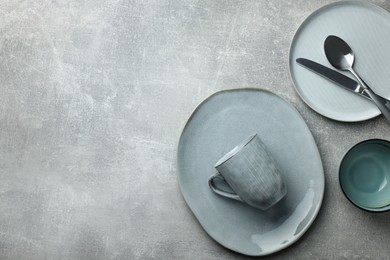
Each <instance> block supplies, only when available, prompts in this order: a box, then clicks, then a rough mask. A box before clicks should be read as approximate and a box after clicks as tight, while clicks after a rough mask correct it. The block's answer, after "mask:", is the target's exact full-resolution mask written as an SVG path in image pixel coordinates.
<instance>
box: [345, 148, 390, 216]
mask: <svg viewBox="0 0 390 260" xmlns="http://www.w3.org/2000/svg"><path fill="white" fill-rule="evenodd" d="M339 177H340V185H341V188H342V190H343V191H344V193H345V195H346V196H347V198H348V199H349V200H350V201H351V202H352V203H354V204H355V205H356V206H358V207H360V208H363V209H366V210H370V211H385V210H389V209H390V143H389V142H388V141H385V140H367V141H364V142H362V143H359V144H357V145H355V146H354V147H353V148H351V149H350V150H349V151H348V153H347V154H346V155H345V157H344V159H343V161H342V163H341V165H340V176H339Z"/></svg>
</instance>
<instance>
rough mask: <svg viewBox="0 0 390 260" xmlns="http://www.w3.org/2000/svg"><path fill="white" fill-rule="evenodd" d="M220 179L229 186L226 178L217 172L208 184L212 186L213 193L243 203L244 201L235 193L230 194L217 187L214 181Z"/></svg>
mask: <svg viewBox="0 0 390 260" xmlns="http://www.w3.org/2000/svg"><path fill="white" fill-rule="evenodd" d="M217 178H218V179H220V180H222V181H223V182H225V183H226V184H227V185H229V184H228V183H227V182H226V180H225V178H224V177H223V176H222V175H221V174H220V173H219V172H216V173H215V174H214V175H212V176H211V177H210V178H209V180H208V182H209V186H210V189H211V190H212V191H214V192H215V193H217V194H218V195H221V196H223V197H226V198H229V199H233V200H238V201H241V202H242V199H241V198H240V197H239V196H238V195H237V194H235V193H230V192H226V191H223V190H220V189H218V188H217V186H215V183H214V180H215V179H217Z"/></svg>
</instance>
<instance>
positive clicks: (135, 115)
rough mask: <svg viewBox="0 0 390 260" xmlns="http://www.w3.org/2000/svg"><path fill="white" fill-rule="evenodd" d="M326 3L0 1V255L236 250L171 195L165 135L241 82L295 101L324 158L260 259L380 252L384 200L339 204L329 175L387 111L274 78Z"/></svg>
mask: <svg viewBox="0 0 390 260" xmlns="http://www.w3.org/2000/svg"><path fill="white" fill-rule="evenodd" d="M330 2H333V1H327V0H322V1H303V0H298V1H293V0H274V1H260V0H257V1H254V0H249V1H243V0H239V1H237V0H232V1H214V0H213V1H210V0H198V1H196V0H183V1H179V0H177V1H174V0H171V1H170V0H146V1H144V0H133V1H124V0H96V1H94V0H89V1H79V0H77V1H76V0H70V1H55V0H30V1H12V0H8V1H7V0H3V1H0V259H154V258H155V259H241V258H245V257H244V256H242V255H240V254H237V253H234V252H232V251H229V250H227V249H225V248H224V247H222V246H220V245H219V244H217V243H216V242H214V241H213V240H212V239H211V238H210V237H209V236H208V235H207V233H206V232H205V231H204V230H203V229H202V227H201V226H200V224H199V223H198V222H197V220H196V218H195V217H194V215H193V214H192V212H191V211H190V209H189V208H188V206H187V205H186V203H185V201H184V199H183V197H182V195H181V193H180V190H179V186H178V178H177V174H178V173H177V166H176V147H177V144H178V139H179V136H180V133H181V130H182V128H183V126H184V124H185V122H186V120H187V119H188V117H189V116H190V115H191V112H192V111H193V109H194V108H195V107H196V106H197V105H198V104H199V103H200V102H201V101H202V100H204V99H205V98H207V97H208V96H209V95H211V94H212V93H214V92H216V91H219V90H223V89H229V88H239V87H246V86H250V87H261V88H264V89H267V90H270V91H272V92H274V93H276V94H278V95H280V96H282V97H283V98H285V99H286V100H288V101H289V102H290V103H291V104H292V105H293V106H294V107H295V108H296V109H297V110H298V111H299V112H300V113H301V115H302V117H303V118H304V120H305V121H306V123H307V124H308V126H309V128H310V130H311V131H312V133H313V136H314V138H315V141H316V143H317V145H318V149H319V151H320V154H321V157H322V161H323V165H324V170H325V179H326V192H325V197H324V201H323V206H322V209H321V211H320V213H319V215H318V217H317V219H316V220H315V222H314V224H313V225H312V226H311V227H310V229H309V230H308V231H307V233H306V234H305V235H304V236H303V237H302V238H301V239H300V240H299V241H298V242H296V243H295V244H293V245H292V246H291V247H289V248H287V249H285V250H283V251H281V252H279V253H277V254H274V255H271V256H269V258H270V259H386V258H389V256H390V247H389V242H390V213H383V214H372V213H367V212H363V211H361V210H359V209H357V208H355V207H354V206H352V205H351V204H350V203H349V202H348V201H347V200H346V199H345V198H344V196H343V195H342V192H341V190H340V188H339V184H338V176H337V169H338V165H339V163H340V160H341V157H342V156H343V154H344V153H345V152H346V151H347V150H348V149H349V148H350V147H351V146H352V145H354V144H355V143H357V142H359V141H361V140H364V139H367V138H383V139H390V131H389V129H390V128H389V126H388V125H387V124H386V122H385V120H384V118H383V117H378V118H375V119H372V120H369V121H366V122H361V123H340V122H336V121H332V120H329V119H326V118H324V117H322V116H321V115H319V114H317V113H316V112H314V111H313V110H311V109H310V108H309V107H308V106H307V105H306V104H305V103H304V102H303V101H302V100H301V99H300V98H299V97H298V95H297V93H296V92H295V90H294V88H293V85H292V83H291V81H290V78H289V72H288V52H289V46H290V42H291V40H292V37H293V35H294V32H295V30H296V29H297V28H298V27H299V25H300V23H301V22H302V21H303V20H304V19H305V17H307V16H308V15H309V14H310V13H311V12H313V11H314V10H316V9H317V8H319V7H320V6H323V5H325V4H327V3H330ZM370 2H373V3H376V4H378V5H379V6H382V7H384V8H385V9H387V10H390V2H388V1H385V0H377V1H370ZM265 258H266V257H265Z"/></svg>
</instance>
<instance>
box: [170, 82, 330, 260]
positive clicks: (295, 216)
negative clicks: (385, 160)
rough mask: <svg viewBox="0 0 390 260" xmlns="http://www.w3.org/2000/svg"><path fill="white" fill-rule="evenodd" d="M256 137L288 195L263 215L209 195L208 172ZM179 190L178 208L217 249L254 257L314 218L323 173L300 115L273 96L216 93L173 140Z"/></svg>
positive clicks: (290, 239) (283, 243)
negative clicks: (181, 199)
mask: <svg viewBox="0 0 390 260" xmlns="http://www.w3.org/2000/svg"><path fill="white" fill-rule="evenodd" d="M253 133H257V134H258V135H259V137H260V138H261V139H262V141H263V142H264V144H265V145H266V147H267V149H268V151H269V152H270V153H271V155H272V156H273V157H274V159H275V162H276V163H277V164H278V166H279V167H280V170H281V174H282V175H283V179H284V181H285V184H286V187H287V195H286V196H285V197H284V198H283V199H282V200H281V201H280V202H279V203H278V204H276V205H275V206H273V207H271V208H270V209H269V210H267V211H261V210H258V209H255V208H252V207H250V206H248V205H246V204H243V203H241V202H237V201H233V200H229V199H226V198H223V197H221V196H218V195H216V194H215V193H213V192H212V191H211V190H210V188H209V186H208V183H207V180H208V178H209V176H210V175H212V174H213V173H214V172H215V169H214V164H215V163H216V162H217V161H218V159H219V158H221V157H222V156H223V155H224V154H226V153H227V152H228V151H230V150H231V149H232V148H233V147H235V146H236V145H237V144H238V143H240V142H241V141H242V140H243V139H245V138H247V137H248V136H249V135H251V134H253ZM177 156H178V157H177V163H178V169H179V185H180V189H181V191H182V194H183V196H184V199H185V201H186V202H187V204H188V206H189V207H190V208H191V210H192V212H193V213H194V215H195V216H196V218H197V219H198V221H199V222H200V224H201V225H202V227H203V228H204V229H205V230H206V232H207V233H208V234H209V235H210V236H211V237H212V238H214V239H215V240H216V241H218V242H219V243H220V244H222V245H223V246H225V247H227V248H229V249H231V250H234V251H236V252H239V253H242V254H246V255H252V256H260V255H267V254H271V253H273V252H276V251H279V250H281V249H283V248H285V247H287V246H289V245H291V244H292V243H294V242H295V241H297V240H298V239H299V238H300V237H301V236H302V235H303V234H304V233H305V231H306V230H307V229H308V228H309V226H310V225H311V224H312V222H313V221H314V219H315V218H316V216H317V214H318V212H319V209H320V207H321V202H322V198H323V194H324V185H325V184H324V173H323V168H322V163H321V159H320V156H319V153H318V149H317V146H316V144H315V142H314V139H313V137H312V135H311V132H310V131H309V129H308V127H307V126H306V124H305V122H304V121H303V119H302V117H301V116H300V114H299V113H298V112H297V111H296V110H295V108H294V107H293V106H291V105H290V104H289V103H287V102H286V101H285V100H283V99H282V98H280V97H279V96H277V95H275V94H273V93H270V92H268V91H264V90H258V89H235V90H227V91H222V92H217V93H216V94H214V95H212V96H211V97H209V98H207V99H206V100H205V101H203V102H202V103H201V104H200V105H199V106H198V107H197V108H196V110H195V111H194V112H193V114H192V115H191V117H190V119H189V120H188V122H187V124H186V126H185V127H184V130H183V132H182V135H181V137H180V140H179V146H178V155H177Z"/></svg>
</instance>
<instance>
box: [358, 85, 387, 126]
mask: <svg viewBox="0 0 390 260" xmlns="http://www.w3.org/2000/svg"><path fill="white" fill-rule="evenodd" d="M364 91H365V92H366V93H367V94H368V95H369V96H370V98H371V99H372V100H373V101H374V102H375V104H376V105H377V106H378V108H379V110H380V111H381V112H382V114H383V115H384V116H385V118H386V119H387V121H389V122H390V101H389V100H387V99H385V98H383V97H381V96H379V95H377V94H375V93H374V91H372V90H371V89H370V88H366V89H365V90H364Z"/></svg>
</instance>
